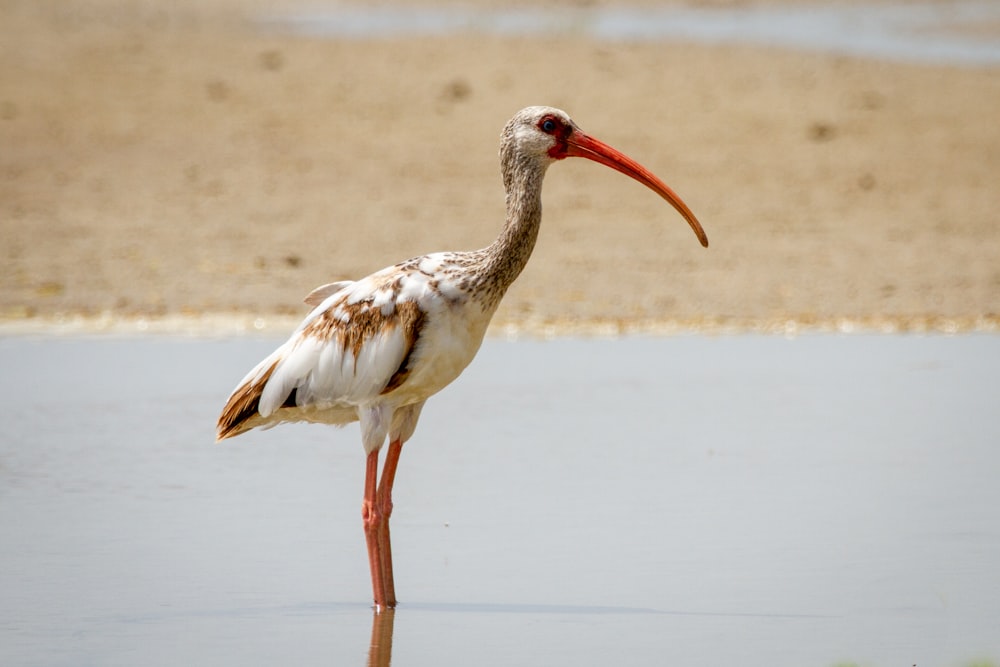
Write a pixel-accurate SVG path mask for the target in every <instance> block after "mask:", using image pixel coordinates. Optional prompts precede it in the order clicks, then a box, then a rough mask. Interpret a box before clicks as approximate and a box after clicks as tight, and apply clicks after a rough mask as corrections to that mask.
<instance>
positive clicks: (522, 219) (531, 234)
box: [477, 133, 548, 308]
mask: <svg viewBox="0 0 1000 667" xmlns="http://www.w3.org/2000/svg"><path fill="white" fill-rule="evenodd" d="M500 166H501V172H502V174H503V184H504V189H505V190H506V192H507V196H506V204H507V220H506V222H505V223H504V227H503V229H502V230H501V232H500V235H499V236H497V238H496V240H495V241H493V243H491V244H490V245H489V246H487V247H486V248H484V249H483V250H482V252H483V264H482V266H483V271H482V273H481V276H480V277H481V280H480V281H479V285H480V286H481V288H482V289H481V290H477V291H480V293H481V295H482V297H483V301H484V303H485V305H486V306H487V307H489V308H496V306H497V305H498V304H499V303H500V299H501V298H503V295H504V293H506V291H507V288H509V287H510V286H511V284H512V283H513V282H514V280H516V279H517V277H518V276H519V275H520V274H521V271H522V270H523V269H524V267H525V265H526V264H527V263H528V259H529V258H530V257H531V252H532V251H533V250H534V248H535V241H536V240H537V239H538V230H539V227H540V226H541V223H542V180H543V179H544V178H545V171H546V169H547V168H548V161H541V160H538V159H537V158H536V159H532V157H531V156H526V155H524V154H521V153H519V152H518V151H517V150H516V143H515V141H514V140H513V137H510V136H508V135H507V134H506V133H505V134H504V137H503V141H502V142H501V147H500Z"/></svg>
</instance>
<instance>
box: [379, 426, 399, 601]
mask: <svg viewBox="0 0 1000 667" xmlns="http://www.w3.org/2000/svg"><path fill="white" fill-rule="evenodd" d="M402 449H403V443H402V440H401V439H399V438H397V439H396V440H393V441H392V442H390V443H389V451H388V452H387V453H386V455H385V467H384V468H382V479H381V480H380V481H379V484H378V491H377V492H376V494H375V511H376V514H377V516H378V518H379V520H380V521H381V523H382V525H381V526H380V527H379V530H378V535H377V539H378V550H379V555H380V556H381V566H382V585H383V586H384V588H385V604H386V605H387V606H389V607H395V606H396V585H395V582H394V581H393V577H392V545H391V544H390V540H389V517H390V516H391V515H392V483H393V481H395V479H396V466H397V465H398V464H399V454H400V452H401V451H402Z"/></svg>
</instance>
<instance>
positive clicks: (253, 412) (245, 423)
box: [216, 357, 279, 441]
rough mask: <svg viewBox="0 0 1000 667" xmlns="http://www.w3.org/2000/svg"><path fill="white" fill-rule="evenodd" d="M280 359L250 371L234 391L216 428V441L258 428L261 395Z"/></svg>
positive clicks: (223, 409) (267, 361)
mask: <svg viewBox="0 0 1000 667" xmlns="http://www.w3.org/2000/svg"><path fill="white" fill-rule="evenodd" d="M278 361H279V360H278V359H273V358H270V357H269V358H268V359H265V360H264V361H263V362H261V364H260V365H259V366H258V367H257V368H255V369H253V370H252V371H250V373H249V374H248V375H247V376H246V377H245V378H244V379H243V381H242V382H241V383H240V385H239V386H238V387H236V389H235V390H234V391H233V393H232V395H231V396H230V397H229V400H228V401H226V407H224V408H222V414H221V415H219V422H218V425H217V427H216V440H217V441H218V440H225V439H226V438H231V437H233V436H235V435H239V434H240V433H244V432H246V431H249V430H250V429H252V428H253V427H255V426H258V425H259V423H260V422H261V421H262V420H261V418H260V412H259V408H260V395H261V392H263V391H264V385H266V384H267V381H268V380H270V379H271V374H272V373H274V369H275V368H276V367H277V365H278Z"/></svg>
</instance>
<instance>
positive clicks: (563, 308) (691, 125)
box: [0, 0, 1000, 330]
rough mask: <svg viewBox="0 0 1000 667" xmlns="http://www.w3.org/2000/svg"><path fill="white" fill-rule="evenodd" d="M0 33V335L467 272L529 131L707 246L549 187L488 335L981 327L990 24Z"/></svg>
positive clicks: (613, 202)
mask: <svg viewBox="0 0 1000 667" xmlns="http://www.w3.org/2000/svg"><path fill="white" fill-rule="evenodd" d="M0 11H2V12H3V20H2V21H0V36H2V39H0V42H2V46H0V49H2V59H0V144H2V146H3V150H2V151H0V232H2V238H3V250H2V252H3V261H2V262H0V284H2V290H0V317H2V318H3V319H4V321H6V322H8V323H10V322H18V321H21V322H31V321H51V320H53V319H54V320H56V321H59V320H61V319H64V318H66V317H69V316H75V315H84V316H88V317H97V318H104V319H105V320H107V319H108V318H109V317H110V318H116V317H137V316H138V317H143V318H147V319H149V318H154V319H155V318H162V317H166V316H171V315H182V316H192V317H195V318H198V317H204V316H205V315H206V314H220V313H221V314H235V315H237V316H252V317H262V316H275V315H287V316H289V317H290V318H291V320H289V321H294V319H295V318H296V317H298V316H299V315H301V314H302V313H304V312H305V309H304V307H303V306H302V305H301V297H302V296H304V295H305V294H306V293H308V291H309V290H310V289H312V287H314V286H316V285H319V284H323V283H326V282H330V281H333V280H339V279H345V278H357V277H360V276H363V275H366V274H368V273H370V272H371V271H374V270H377V269H379V268H381V267H383V266H386V265H388V264H391V263H395V262H396V261H400V260H402V259H405V258H407V257H410V256H414V255H418V254H423V253H426V252H431V251H437V250H461V249H472V248H476V247H481V246H484V245H486V244H488V243H489V242H490V241H491V240H492V239H493V237H494V236H495V234H496V233H497V232H498V230H499V228H500V226H501V224H502V222H503V192H502V188H501V184H500V179H499V174H498V165H497V158H496V150H497V145H498V134H499V131H500V129H501V128H502V126H503V124H504V123H505V122H506V120H507V119H508V118H509V117H510V116H511V115H512V114H513V112H514V111H516V110H517V109H519V108H521V107H523V106H527V105H529V104H548V105H553V106H557V107H560V108H563V109H565V110H567V111H568V112H569V113H570V114H571V115H572V116H573V117H574V119H575V120H576V121H577V122H578V124H579V125H580V126H581V127H582V128H584V129H585V130H586V131H588V132H589V133H591V134H593V135H595V136H597V137H599V138H601V139H602V140H604V141H606V142H607V143H609V144H611V145H613V146H615V147H617V148H619V149H620V150H622V151H624V152H625V153H627V154H629V155H631V156H632V157H634V158H635V159H637V160H638V161H639V162H641V163H643V164H644V165H646V166H647V167H649V168H650V169H651V170H652V171H654V172H655V173H657V174H658V175H659V176H660V177H661V178H663V179H664V180H665V181H666V182H667V183H668V184H669V185H671V186H672V187H673V188H674V189H675V190H676V191H677V192H678V193H679V194H680V195H681V196H682V197H683V198H684V199H685V200H686V202H687V203H688V204H689V206H690V207H691V208H692V209H693V210H694V211H695V212H696V214H697V215H698V216H699V218H700V219H701V220H702V222H703V224H704V226H705V229H706V231H707V232H708V235H709V238H710V240H711V244H712V245H711V247H710V248H709V249H708V250H703V249H702V248H700V247H699V246H698V244H697V242H696V240H695V239H694V238H693V237H692V235H691V233H690V230H688V229H687V226H686V225H685V224H684V222H683V221H682V220H681V219H680V218H679V217H678V216H677V215H676V214H675V213H674V212H673V211H672V210H670V209H669V207H667V206H665V205H664V203H663V202H662V201H660V200H659V199H658V198H656V197H655V196H653V195H652V194H651V193H649V192H647V191H644V190H643V189H642V188H641V186H637V185H636V184H635V183H631V182H629V180H628V179H624V178H621V177H619V176H618V175H615V174H611V173H606V170H603V169H599V168H596V167H595V165H592V164H560V165H558V166H557V168H556V169H553V170H552V171H551V172H550V174H549V177H548V179H547V182H546V191H545V203H546V215H545V220H544V223H543V230H542V234H541V237H540V240H539V244H538V247H537V249H536V252H535V256H534V258H533V260H532V262H531V263H530V264H529V266H528V269H527V270H526V271H525V273H524V274H523V275H522V277H521V278H520V280H519V281H518V282H517V283H516V284H515V286H514V288H513V289H512V291H511V293H510V294H509V295H508V298H507V299H506V301H505V303H504V306H503V307H502V309H501V311H500V313H499V314H498V318H497V320H496V324H497V325H500V326H505V327H508V328H511V327H513V328H526V329H531V328H534V327H539V326H542V327H551V326H555V327H556V328H558V327H560V326H564V327H573V326H584V327H586V326H590V325H596V326H610V327H612V328H614V327H619V328H624V329H629V328H630V327H639V328H641V327H643V326H656V325H668V326H669V325H670V324H671V323H673V324H674V325H678V326H682V327H701V326H707V327H713V326H715V327H719V326H722V327H735V328H737V329H739V328H759V327H762V326H763V327H775V326H777V327H788V326H792V327H795V326H806V327H808V326H819V327H827V326H833V327H837V326H841V327H850V326H853V325H852V324H851V323H855V324H859V325H861V326H870V327H875V328H880V329H890V330H892V329H897V328H899V329H911V328H918V329H920V328H930V329H941V328H943V329H947V330H962V329H970V328H971V329H982V328H989V329H994V328H995V327H996V326H997V322H998V314H1000V262H998V261H997V258H998V257H1000V231H998V225H997V219H996V215H997V214H996V211H997V204H998V203H1000V191H998V188H997V186H996V181H997V178H996V175H997V173H1000V124H998V123H997V118H998V117H1000V116H998V114H1000V67H998V63H1000V54H998V47H997V44H998V43H1000V27H998V26H1000V16H998V13H1000V10H998V9H997V6H996V5H995V4H994V3H981V2H978V3H977V2H971V3H970V2H965V3H963V2H950V1H949V2H939V3H929V4H921V5H910V6H909V7H906V6H904V7H903V10H902V12H901V10H900V7H899V6H898V5H881V4H879V3H847V4H846V5H838V6H831V5H828V4H824V3H808V2H806V3H796V4H794V5H789V4H786V3H782V2H777V1H769V2H759V3H756V2H732V3H730V2H701V3H699V2H690V3H680V2H677V3H652V2H648V3H647V2H639V3H630V4H629V5H628V7H627V8H624V7H619V6H617V5H616V4H615V3H611V2H561V3H550V5H547V8H546V9H545V10H540V9H538V8H537V7H536V6H535V5H534V4H529V3H520V4H517V3H515V4H510V3H506V2H505V3H499V2H497V3H475V4H457V3H448V2H445V3H436V4H435V5H434V9H428V8H427V7H426V6H424V5H421V4H418V3H410V2H397V3H376V4H374V5H363V6H362V5H350V6H342V5H339V4H337V3H320V2H312V1H310V0H285V1H270V2H264V1H261V2H237V1H236V0H210V1H208V2H200V1H199V2H194V1H193V0H188V1H182V2H175V3H169V4H167V3H159V2H150V1H144V0H80V1H77V2H69V3H66V2H27V1H25V2H20V1H16V0H15V1H8V2H5V3H3V6H2V9H0ZM574 162H575V161H574ZM838 323H839V324H838Z"/></svg>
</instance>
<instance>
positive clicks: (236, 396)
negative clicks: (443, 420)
mask: <svg viewBox="0 0 1000 667" xmlns="http://www.w3.org/2000/svg"><path fill="white" fill-rule="evenodd" d="M570 157H579V158H586V159H588V160H592V161H595V162H597V163H599V164H602V165H605V166H607V167H610V168H612V169H615V170H617V171H619V172H621V173H623V174H625V175H627V176H630V177H631V178H633V179H635V180H636V181H638V182H639V183H642V184H643V185H645V186H646V187H648V188H649V189H651V190H652V191H653V192H655V193H657V194H658V195H660V196H661V197H662V198H663V199H665V200H666V201H667V202H668V203H670V204H671V205H672V206H673V207H674V209H676V210H677V212H678V213H680V215H681V217H683V218H684V219H685V220H686V221H687V223H688V224H689V225H690V226H691V229H692V230H693V231H694V233H695V234H696V235H697V237H698V240H699V241H700V242H701V245H702V246H705V247H708V237H707V236H706V235H705V231H704V230H703V229H702V226H701V223H700V222H699V221H698V219H697V218H696V217H695V215H694V213H692V212H691V210H690V209H689V208H688V206H687V205H686V204H685V203H684V202H683V201H682V200H681V198H680V197H679V196H678V195H677V194H676V193H675V192H674V191H673V190H671V189H670V188H669V187H668V186H667V185H666V184H665V183H663V181H661V180H660V179H659V178H657V177H656V176H655V175H654V174H653V173H652V172H650V171H649V170H648V169H646V168H645V167H643V166H642V165H640V164H639V163H638V162H636V161H634V160H633V159H632V158H630V157H628V156H626V155H625V154H623V153H621V152H619V151H618V150H616V149H614V148H612V147H611V146H609V145H607V144H605V143H603V142H601V141H599V140H598V139H595V138H594V137H592V136H590V135H588V134H586V133H584V132H583V131H582V130H581V129H580V128H579V126H577V124H576V123H575V122H574V121H573V120H572V119H571V118H570V117H569V115H568V114H567V113H566V112H565V111H562V110H559V109H555V108H553V107H546V106H531V107H527V108H524V109H522V110H520V111H518V112H517V113H516V114H514V116H513V117H512V118H511V119H510V121H508V122H507V123H506V125H505V126H504V128H503V131H502V133H501V136H500V169H501V174H502V177H503V185H504V190H505V192H506V197H505V203H506V220H505V222H504V225H503V227H502V229H501V231H500V233H499V235H498V236H497V238H496V239H495V240H494V241H493V242H492V243H491V244H489V245H488V246H486V247H484V248H481V249H479V250H472V251H461V252H437V253H432V254H428V255H422V256H419V257H414V258H411V259H408V260H406V261H403V262H400V263H398V264H395V265H393V266H389V267H386V268H384V269H382V270H380V271H376V272H375V273H373V274H371V275H369V276H367V277H365V278H361V279H360V280H356V281H351V280H344V281H339V282H334V283H329V284H327V285H322V286H320V287H317V288H316V289H314V290H313V291H312V292H310V293H309V294H308V295H307V296H306V297H305V303H306V304H307V305H309V306H311V307H312V310H311V311H310V312H309V313H308V315H306V317H305V319H304V320H303V321H302V323H301V324H300V325H299V326H298V328H297V329H296V330H295V331H294V332H293V333H292V334H291V336H290V337H289V339H288V340H287V341H286V342H285V343H284V344H282V345H281V346H280V347H278V348H277V349H276V350H275V351H274V352H273V353H272V354H271V355H269V356H268V357H267V358H265V359H264V360H263V361H261V362H260V363H259V364H257V365H256V366H255V367H254V368H253V369H252V370H251V371H250V372H249V373H247V374H246V376H245V377H244V378H243V379H242V380H241V381H240V382H239V384H238V385H237V386H236V389H235V390H234V391H233V392H232V394H231V395H230V397H229V399H228V401H227V402H226V405H225V407H224V408H223V410H222V413H221V415H220V416H219V419H218V424H217V438H218V440H219V441H221V440H224V439H226V438H231V437H233V436H236V435H239V434H241V433H244V432H246V431H248V430H250V429H253V428H258V427H264V428H266V427H271V426H275V425H277V424H281V423H286V422H313V423H321V424H332V425H336V426H342V425H345V424H348V423H352V422H355V421H357V422H360V432H361V443H362V445H363V447H364V451H365V457H366V458H365V482H364V496H363V499H362V523H363V527H364V533H365V543H366V547H367V550H368V565H369V570H370V572H371V580H372V593H373V598H374V609H375V612H376V614H377V613H379V612H380V610H384V609H389V608H394V607H395V606H396V604H397V600H396V592H395V582H394V580H393V572H392V551H391V545H390V536H389V517H390V516H391V514H392V509H393V504H392V487H393V483H394V481H395V476H396V468H397V465H398V463H399V458H400V453H401V451H402V447H403V445H404V444H405V443H406V442H407V441H408V440H409V439H410V437H411V436H412V435H413V433H414V430H415V429H416V426H417V420H418V419H419V417H420V412H421V409H422V408H423V407H424V403H425V402H426V401H427V399H428V398H430V397H431V396H433V395H434V394H436V393H437V392H439V391H441V390H442V389H443V388H444V387H446V386H447V385H448V384H450V383H451V382H452V381H453V380H455V379H456V378H457V377H458V376H459V375H460V374H461V373H462V371H463V370H464V369H465V368H466V366H468V365H469V363H470V362H471V361H472V359H473V358H474V357H475V355H476V353H477V351H478V350H479V347H480V345H481V343H482V341H483V337H484V335H485V334H486V330H487V327H488V325H489V323H490V319H491V318H492V316H493V314H494V313H495V312H496V310H497V307H498V306H499V304H500V300H501V299H502V298H503V296H504V293H505V292H506V291H507V289H508V288H509V287H510V285H511V284H512V283H513V282H514V280H515V279H516V278H517V277H518V275H519V274H520V273H521V271H522V269H524V267H525V265H526V264H527V262H528V258H529V257H530V256H531V252H532V249H533V248H534V246H535V241H536V239H537V237H538V232H539V228H540V225H541V219H542V198H541V193H542V180H543V178H544V176H545V173H546V170H547V169H548V167H549V166H550V165H552V164H553V163H555V162H558V161H560V160H563V159H565V158H570ZM387 439H388V442H389V445H388V449H387V452H386V455H385V463H384V467H383V468H382V473H381V476H379V474H378V469H379V456H380V451H381V449H382V448H383V445H384V444H385V442H386V440H387Z"/></svg>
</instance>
